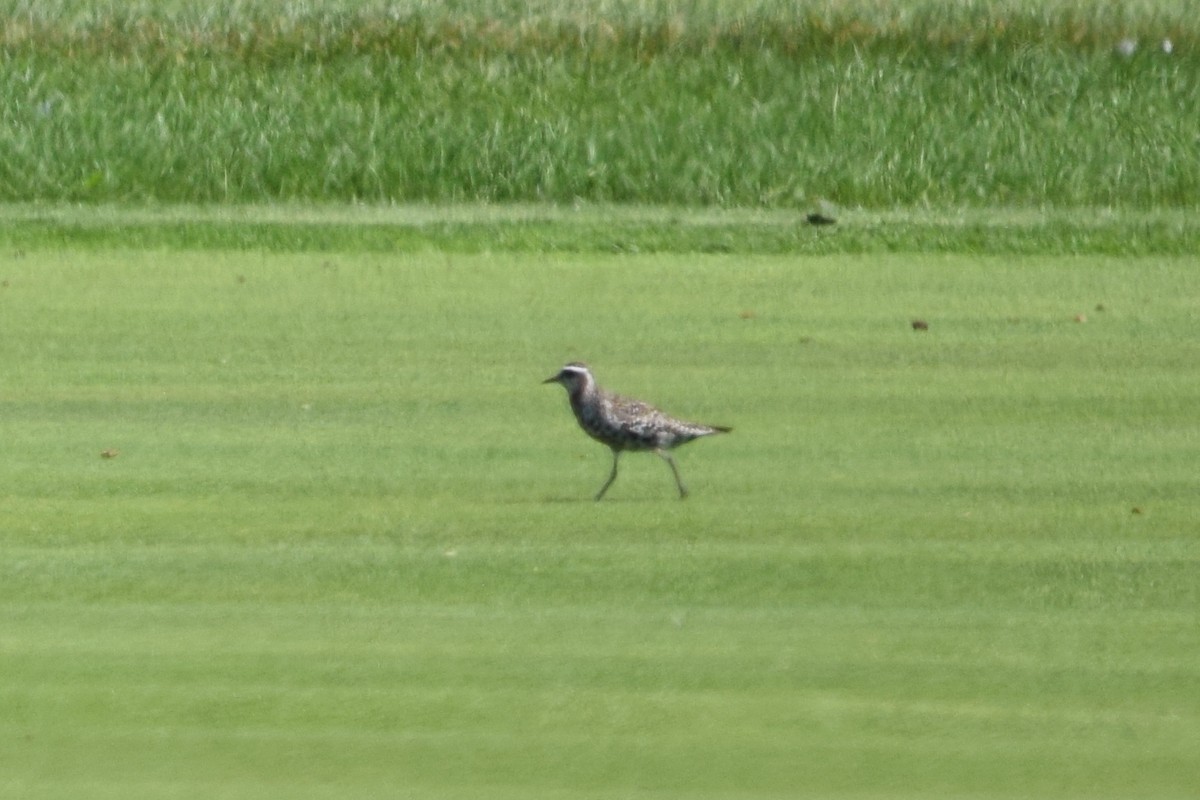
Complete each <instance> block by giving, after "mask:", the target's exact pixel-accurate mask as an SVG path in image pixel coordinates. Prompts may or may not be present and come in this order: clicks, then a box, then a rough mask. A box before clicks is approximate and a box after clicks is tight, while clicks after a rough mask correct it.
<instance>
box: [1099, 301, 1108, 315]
mask: <svg viewBox="0 0 1200 800" xmlns="http://www.w3.org/2000/svg"><path fill="white" fill-rule="evenodd" d="M1096 310H1097V311H1099V312H1101V313H1103V312H1105V311H1108V309H1107V308H1105V307H1104V303H1096Z"/></svg>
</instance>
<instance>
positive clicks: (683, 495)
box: [654, 450, 688, 500]
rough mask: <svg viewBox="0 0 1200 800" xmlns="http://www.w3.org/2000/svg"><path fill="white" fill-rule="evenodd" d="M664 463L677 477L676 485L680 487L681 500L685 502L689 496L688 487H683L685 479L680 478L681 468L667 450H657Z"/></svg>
mask: <svg viewBox="0 0 1200 800" xmlns="http://www.w3.org/2000/svg"><path fill="white" fill-rule="evenodd" d="M654 452H655V453H658V455H659V456H661V457H662V459H663V460H664V461H666V462H667V464H669V465H670V467H671V473H672V474H673V475H674V476H675V485H676V486H678V487H679V499H680V500H683V499H684V498H686V497H687V496H688V490H687V487H686V486H684V485H683V479H681V478H680V477H679V468H678V467H676V466H675V459H673V458H671V454H670V453H668V452H667V451H666V450H655V451H654Z"/></svg>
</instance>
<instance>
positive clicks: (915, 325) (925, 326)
mask: <svg viewBox="0 0 1200 800" xmlns="http://www.w3.org/2000/svg"><path fill="white" fill-rule="evenodd" d="M912 329H913V330H914V331H927V330H929V323H928V322H926V321H925V320H923V319H914V320H913V321H912Z"/></svg>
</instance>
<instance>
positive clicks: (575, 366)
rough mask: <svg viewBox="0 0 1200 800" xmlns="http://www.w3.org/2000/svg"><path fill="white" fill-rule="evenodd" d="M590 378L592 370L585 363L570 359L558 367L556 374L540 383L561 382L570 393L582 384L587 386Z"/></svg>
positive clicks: (578, 388) (573, 392)
mask: <svg viewBox="0 0 1200 800" xmlns="http://www.w3.org/2000/svg"><path fill="white" fill-rule="evenodd" d="M591 380H592V371H591V370H590V369H588V367H587V364H583V363H581V362H579V361H572V362H571V363H570V364H567V365H566V366H564V367H563V368H562V369H560V370H559V371H558V373H557V374H555V375H551V376H550V377H549V378H546V380H544V381H542V383H561V384H562V385H563V386H565V387H566V389H567V391H568V392H569V393H570V394H575V393H576V392H578V391H580V390H581V389H582V388H583V387H584V386H587V385H588V383H590V382H591Z"/></svg>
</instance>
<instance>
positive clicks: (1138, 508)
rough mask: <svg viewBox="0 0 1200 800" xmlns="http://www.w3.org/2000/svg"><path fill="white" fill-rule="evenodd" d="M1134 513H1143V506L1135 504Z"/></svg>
mask: <svg viewBox="0 0 1200 800" xmlns="http://www.w3.org/2000/svg"><path fill="white" fill-rule="evenodd" d="M1133 513H1134V514H1141V513H1142V507H1141V506H1134V507H1133Z"/></svg>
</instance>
